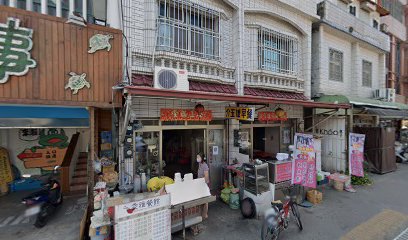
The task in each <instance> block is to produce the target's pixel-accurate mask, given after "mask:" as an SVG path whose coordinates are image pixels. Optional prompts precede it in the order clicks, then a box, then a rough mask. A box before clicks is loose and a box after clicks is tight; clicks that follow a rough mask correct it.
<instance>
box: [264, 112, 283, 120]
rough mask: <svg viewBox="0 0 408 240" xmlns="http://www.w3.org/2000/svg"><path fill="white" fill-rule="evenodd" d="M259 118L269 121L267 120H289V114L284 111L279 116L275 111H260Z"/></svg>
mask: <svg viewBox="0 0 408 240" xmlns="http://www.w3.org/2000/svg"><path fill="white" fill-rule="evenodd" d="M258 120H259V121H263V122H267V121H287V120H288V114H287V113H286V112H282V113H281V114H280V115H279V116H277V115H276V113H275V112H258Z"/></svg>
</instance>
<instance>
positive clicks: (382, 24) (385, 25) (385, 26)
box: [380, 23, 388, 33]
mask: <svg viewBox="0 0 408 240" xmlns="http://www.w3.org/2000/svg"><path fill="white" fill-rule="evenodd" d="M380 31H381V32H383V33H388V25H387V24H385V23H381V24H380Z"/></svg>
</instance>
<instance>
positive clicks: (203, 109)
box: [194, 103, 205, 113]
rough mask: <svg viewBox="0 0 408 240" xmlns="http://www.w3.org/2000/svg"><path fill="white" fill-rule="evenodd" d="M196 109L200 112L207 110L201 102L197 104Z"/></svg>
mask: <svg viewBox="0 0 408 240" xmlns="http://www.w3.org/2000/svg"><path fill="white" fill-rule="evenodd" d="M194 110H195V111H196V112H198V113H203V112H204V111H205V108H204V106H203V105H202V104H201V103H199V104H197V105H196V106H195V108H194Z"/></svg>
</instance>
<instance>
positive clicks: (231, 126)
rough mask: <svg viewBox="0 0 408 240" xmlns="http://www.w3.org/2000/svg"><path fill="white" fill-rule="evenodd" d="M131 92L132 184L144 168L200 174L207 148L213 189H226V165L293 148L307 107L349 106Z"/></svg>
mask: <svg viewBox="0 0 408 240" xmlns="http://www.w3.org/2000/svg"><path fill="white" fill-rule="evenodd" d="M125 95H127V102H126V107H125V112H124V113H123V114H122V115H123V116H122V120H121V121H122V124H120V126H124V127H123V131H122V133H123V135H122V136H123V138H122V139H123V140H124V145H123V150H124V156H123V161H121V162H122V164H121V167H120V171H121V183H122V184H132V183H133V178H134V177H135V174H140V173H141V172H144V173H145V174H147V175H148V177H154V176H163V175H164V176H168V177H171V178H173V177H174V174H175V173H176V172H180V173H182V175H183V174H185V173H190V172H192V173H194V174H195V173H196V172H197V168H198V165H197V163H196V161H195V159H196V155H197V154H198V153H204V155H205V156H206V158H207V163H208V165H209V168H210V171H209V172H210V182H211V190H219V189H220V188H221V186H222V183H223V181H224V179H225V176H224V175H223V171H222V168H223V166H226V165H229V164H233V163H245V162H249V161H252V160H254V159H262V160H272V159H276V154H277V153H288V152H289V146H290V145H291V144H293V136H294V134H295V132H303V131H304V129H303V124H304V123H303V111H304V108H305V107H306V108H314V107H322V108H339V107H341V108H345V107H347V106H345V105H339V104H320V103H314V102H311V101H299V100H287V99H286V100H285V99H273V98H265V97H254V96H243V97H241V96H237V95H228V94H224V95H221V94H211V93H204V92H198V93H195V94H190V93H188V92H176V91H164V90H157V89H152V88H143V87H142V88H139V87H127V88H125ZM126 109H127V110H126ZM127 123H129V124H127Z"/></svg>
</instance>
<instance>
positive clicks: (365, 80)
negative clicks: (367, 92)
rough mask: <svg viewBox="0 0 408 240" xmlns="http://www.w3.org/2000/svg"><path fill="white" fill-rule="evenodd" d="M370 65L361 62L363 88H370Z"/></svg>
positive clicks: (369, 63) (366, 62) (364, 61)
mask: <svg viewBox="0 0 408 240" xmlns="http://www.w3.org/2000/svg"><path fill="white" fill-rule="evenodd" d="M372 68H373V66H372V63H371V62H369V61H366V60H363V86H364V87H371V83H372Z"/></svg>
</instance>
